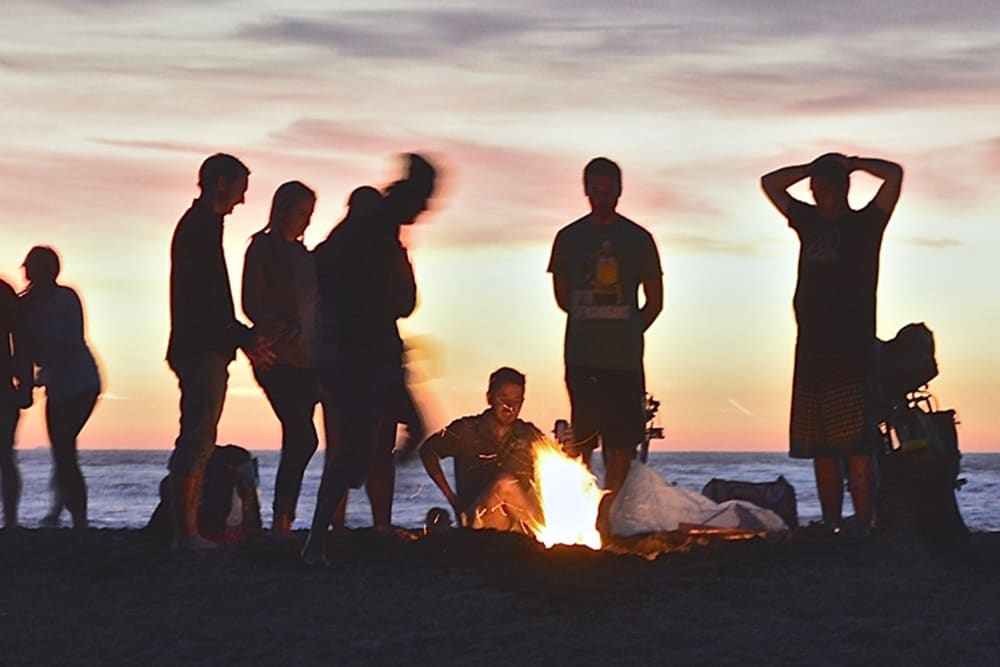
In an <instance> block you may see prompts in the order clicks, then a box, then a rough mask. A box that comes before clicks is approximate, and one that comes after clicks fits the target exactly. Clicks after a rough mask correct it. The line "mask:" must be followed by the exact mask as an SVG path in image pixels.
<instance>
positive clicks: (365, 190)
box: [345, 185, 382, 218]
mask: <svg viewBox="0 0 1000 667" xmlns="http://www.w3.org/2000/svg"><path fill="white" fill-rule="evenodd" d="M381 201H382V193H381V192H379V191H378V189H377V188H373V187H372V186H370V185H361V186H358V187H356V188H354V190H352V191H351V194H350V195H349V196H348V197H347V215H346V216H345V217H348V218H354V217H356V216H364V215H367V214H369V213H371V212H372V211H373V210H375V207H376V206H378V204H379V202H381Z"/></svg>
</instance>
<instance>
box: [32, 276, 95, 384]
mask: <svg viewBox="0 0 1000 667" xmlns="http://www.w3.org/2000/svg"><path fill="white" fill-rule="evenodd" d="M25 299H26V300H28V302H29V303H28V305H26V306H25V308H24V311H23V314H24V317H23V320H22V322H21V325H20V327H19V333H21V334H22V335H21V337H20V338H19V340H18V342H19V343H24V347H25V350H26V354H27V355H28V356H29V357H30V358H31V361H32V362H33V363H34V364H35V366H37V367H38V375H37V377H36V378H35V384H36V385H37V386H39V387H45V395H46V397H48V399H49V400H50V401H63V400H67V399H70V398H72V397H74V396H76V395H78V394H80V393H83V392H85V391H100V389H101V376H100V373H99V372H98V370H97V362H96V361H95V360H94V355H93V354H91V352H90V348H89V347H88V346H87V342H86V340H84V337H83V331H84V327H83V305H82V304H81V303H80V297H79V296H77V293H76V292H75V291H73V289H72V288H70V287H66V286H64V285H57V286H56V287H55V288H54V289H53V290H52V291H51V292H50V293H48V294H45V295H44V296H41V297H40V298H33V297H32V295H31V293H30V292H29V293H28V295H27V296H25Z"/></svg>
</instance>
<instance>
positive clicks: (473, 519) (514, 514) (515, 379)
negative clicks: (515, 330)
mask: <svg viewBox="0 0 1000 667" xmlns="http://www.w3.org/2000/svg"><path fill="white" fill-rule="evenodd" d="M524 385H525V378H524V375H523V374H522V373H520V372H519V371H517V370H514V369H513V368H509V367H506V366H505V367H503V368H498V369H497V370H495V371H493V373H491V374H490V379H489V384H488V387H487V390H486V403H487V404H488V405H489V409H487V410H485V411H484V412H482V413H480V414H478V415H474V416H471V417H462V418H461V419H457V420H455V421H453V422H452V423H450V424H449V425H448V426H447V427H445V428H444V429H442V430H441V431H439V432H438V433H435V434H434V435H432V436H431V437H429V438H428V439H427V441H426V442H424V444H423V445H421V447H420V460H421V461H423V464H424V469H425V470H427V474H428V475H429V476H430V478H431V480H433V482H434V483H435V484H436V485H437V487H438V488H439V489H441V493H443V494H444V497H445V498H446V499H447V500H448V504H449V505H451V507H452V509H453V510H454V512H455V517H456V518H457V523H458V525H460V526H473V527H476V528H494V529H497V530H512V531H516V532H528V531H527V527H526V526H525V525H524V524H525V522H530V521H531V520H532V519H534V520H536V521H537V520H539V519H540V518H541V517H540V513H541V512H540V509H539V507H538V500H537V496H536V494H535V492H534V491H533V489H532V487H531V484H532V473H533V471H534V461H533V459H534V452H533V445H534V443H535V442H536V441H538V440H541V439H542V438H544V437H545V436H544V435H543V434H542V432H541V431H539V430H538V429H537V428H536V427H535V425H534V424H531V423H530V422H526V421H522V420H521V419H519V418H518V417H519V415H520V413H521V407H522V406H523V405H524ZM448 457H452V458H454V463H455V471H454V472H455V486H456V487H457V488H456V489H452V488H451V484H450V483H449V482H448V478H447V477H446V476H445V474H444V470H442V468H441V459H443V458H448Z"/></svg>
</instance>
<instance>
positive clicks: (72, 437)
mask: <svg viewBox="0 0 1000 667" xmlns="http://www.w3.org/2000/svg"><path fill="white" fill-rule="evenodd" d="M59 269H60V265H59V256H58V255H57V254H56V253H55V251H54V250H52V248H48V247H45V246H35V247H34V248H32V249H31V250H29V251H28V255H27V256H26V257H25V258H24V275H25V278H26V279H27V281H28V287H27V289H26V290H25V291H24V293H23V294H22V295H21V314H20V317H21V323H20V326H19V331H20V335H19V337H18V344H19V345H20V346H21V347H22V348H23V351H24V354H25V356H26V358H27V359H28V360H29V361H31V363H32V364H33V365H34V366H36V367H37V368H38V373H37V375H36V376H35V385H37V386H39V387H45V398H46V400H45V426H46V428H47V429H48V432H49V441H50V443H51V444H52V461H53V464H54V467H55V480H56V486H57V493H58V495H59V497H61V498H62V503H63V504H64V505H65V506H66V509H68V510H69V513H70V516H71V517H72V519H73V528H75V529H83V528H86V527H87V486H86V483H85V482H84V479H83V473H81V472H80V464H79V462H78V460H77V450H76V438H77V436H79V435H80V431H82V430H83V427H84V425H86V423H87V420H88V419H90V415H91V413H93V411H94V406H95V405H97V398H98V396H100V393H101V378H100V374H99V373H98V370H97V363H96V361H95V360H94V355H93V354H91V352H90V348H89V347H88V346H87V342H86V340H85V338H84V323H83V306H82V304H81V303H80V297H79V296H77V293H76V292H75V291H73V289H72V288H69V287H66V286H65V285H60V284H59V283H57V282H56V278H57V277H58V276H59Z"/></svg>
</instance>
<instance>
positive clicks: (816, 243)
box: [802, 229, 840, 264]
mask: <svg viewBox="0 0 1000 667" xmlns="http://www.w3.org/2000/svg"><path fill="white" fill-rule="evenodd" d="M802 257H803V259H804V260H805V261H807V262H810V263H813V264H834V263H836V262H839V261H840V233H839V232H838V230H836V229H819V230H816V231H814V232H813V233H812V234H811V235H810V237H809V240H808V241H807V242H806V243H805V244H803V247H802Z"/></svg>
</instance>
